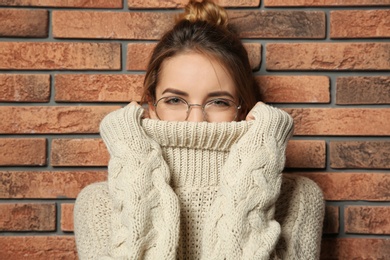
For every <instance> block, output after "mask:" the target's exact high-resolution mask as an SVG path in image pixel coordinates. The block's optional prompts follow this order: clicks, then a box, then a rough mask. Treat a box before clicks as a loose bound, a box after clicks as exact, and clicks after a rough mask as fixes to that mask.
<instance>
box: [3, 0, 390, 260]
mask: <svg viewBox="0 0 390 260" xmlns="http://www.w3.org/2000/svg"><path fill="white" fill-rule="evenodd" d="M184 2H186V0H172V1H157V0H128V1H127V0H96V1H85V0H58V1H51V0H13V1H9V0H0V21H1V22H0V37H1V39H0V102H1V105H0V134H1V135H0V232H1V234H0V235H1V236H0V248H1V250H0V259H24V258H28V259H30V260H31V259H76V258H77V257H76V249H75V243H74V237H73V233H72V231H73V219H72V210H73V203H74V199H75V197H76V196H77V194H78V192H79V191H80V190H81V189H82V188H83V187H85V186H86V185H88V184H89V183H92V182H97V181H102V180H105V178H106V174H107V172H106V165H107V162H108V159H109V157H108V153H107V151H106V148H105V146H104V144H103V143H102V141H101V139H100V138H99V135H98V125H99V122H100V120H101V119H102V118H103V117H104V115H106V114H107V113H109V112H110V111H113V110H115V109H117V108H119V107H120V106H123V105H125V104H126V103H127V102H129V101H130V100H139V99H140V94H141V91H142V81H143V73H144V69H145V66H146V61H147V59H148V56H149V53H150V50H151V48H153V46H154V45H155V42H156V40H157V39H158V38H159V37H160V36H161V35H162V33H163V32H164V31H165V30H166V29H167V28H169V27H170V26H171V25H172V24H173V19H172V18H173V16H174V15H175V14H177V13H178V12H180V11H181V9H180V8H181V7H182V6H183V3H184ZM219 3H220V4H222V5H223V6H225V7H227V8H228V10H229V14H230V17H231V23H233V24H235V25H236V26H237V28H238V30H239V33H240V36H241V37H242V38H243V41H244V43H245V46H246V48H247V49H248V52H249V56H250V61H251V65H252V68H253V71H254V74H255V75H256V77H257V80H258V83H259V86H261V90H262V93H263V96H264V100H265V101H266V102H269V103H273V104H275V105H276V106H278V107H281V108H283V109H285V110H286V111H288V112H289V113H290V114H291V115H292V116H293V117H294V120H295V124H296V129H295V137H294V138H293V140H292V141H290V143H289V145H288V149H287V169H286V170H285V172H286V174H290V173H296V174H301V175H304V176H307V177H309V178H311V179H312V180H314V181H315V182H317V183H318V184H319V186H320V187H321V188H322V190H323V192H324V195H325V198H326V200H327V208H326V218H325V225H324V235H323V242H322V253H321V258H322V259H386V258H387V259H388V258H389V257H390V239H389V238H390V217H389V216H390V202H389V201H390V172H389V171H388V170H389V169H390V139H389V136H390V108H389V104H390V76H389V71H390V42H389V38H390V0H318V1H313V0H262V1H261V2H260V1H259V0H257V1H256V0H220V1H219Z"/></svg>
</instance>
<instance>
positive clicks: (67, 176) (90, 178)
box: [0, 171, 107, 259]
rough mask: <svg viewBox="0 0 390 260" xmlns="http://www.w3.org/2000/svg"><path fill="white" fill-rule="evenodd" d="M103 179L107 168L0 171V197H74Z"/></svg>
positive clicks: (105, 176)
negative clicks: (96, 169)
mask: <svg viewBox="0 0 390 260" xmlns="http://www.w3.org/2000/svg"><path fill="white" fill-rule="evenodd" d="M106 178H107V171H53V172H30V171H0V198H3V199H20V198H28V199H56V198H61V199H62V198H71V199H74V198H76V197H77V194H78V193H79V192H80V191H81V189H83V188H84V187H85V186H87V185H88V184H91V183H94V182H100V181H105V180H106ZM0 251H1V250H0ZM0 259H1V257H0Z"/></svg>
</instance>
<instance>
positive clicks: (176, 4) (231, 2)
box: [127, 0, 260, 9]
mask: <svg viewBox="0 0 390 260" xmlns="http://www.w3.org/2000/svg"><path fill="white" fill-rule="evenodd" d="M127 2H128V6H129V8H134V9H137V8H142V9H143V8H183V7H184V6H185V5H186V4H187V3H188V1H187V0H172V1H155V0H127ZM218 4H219V5H221V6H224V7H256V6H259V5H260V0H218Z"/></svg>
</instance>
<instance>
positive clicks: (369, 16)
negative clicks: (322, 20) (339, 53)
mask: <svg viewBox="0 0 390 260" xmlns="http://www.w3.org/2000/svg"><path fill="white" fill-rule="evenodd" d="M389 3H390V2H389ZM389 17H390V9H388V10H343V11H332V12H330V37H331V38H333V39H337V38H388V37H390V24H389V22H388V21H389Z"/></svg>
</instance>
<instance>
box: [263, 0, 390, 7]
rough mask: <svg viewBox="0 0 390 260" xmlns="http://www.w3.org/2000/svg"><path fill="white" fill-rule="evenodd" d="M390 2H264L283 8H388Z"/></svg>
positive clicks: (356, 0) (307, 0)
mask: <svg viewBox="0 0 390 260" xmlns="http://www.w3.org/2000/svg"><path fill="white" fill-rule="evenodd" d="M389 4H390V1H389V0H315V1H313V0H264V6H266V7H281V6H302V7H309V6H313V7H320V6H387V5H389Z"/></svg>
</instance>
